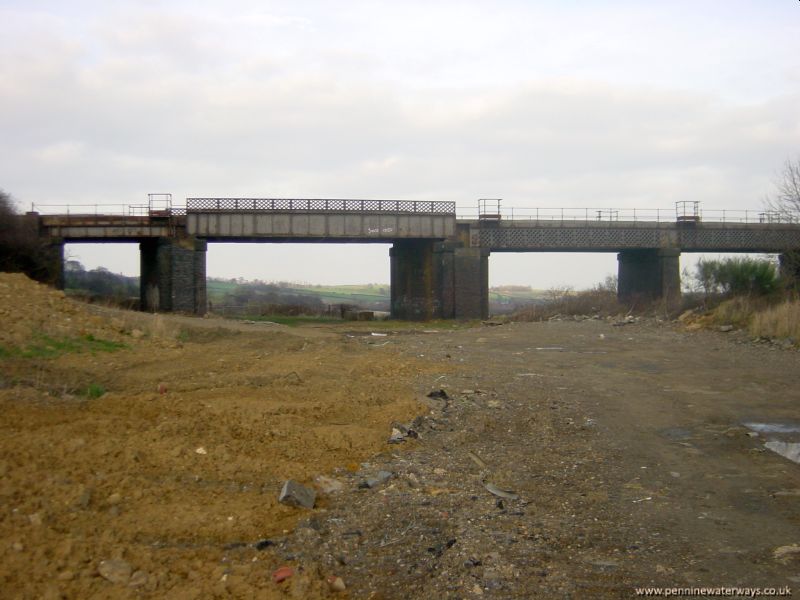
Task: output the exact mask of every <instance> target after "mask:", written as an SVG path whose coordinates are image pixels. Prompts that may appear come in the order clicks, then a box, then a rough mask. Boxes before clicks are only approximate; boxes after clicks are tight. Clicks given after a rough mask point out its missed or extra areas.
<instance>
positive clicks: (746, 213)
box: [458, 206, 800, 224]
mask: <svg viewBox="0 0 800 600" xmlns="http://www.w3.org/2000/svg"><path fill="white" fill-rule="evenodd" d="M482 217H483V213H481V212H475V211H474V209H473V210H472V211H471V210H469V209H459V211H458V218H459V219H471V220H480V219H481V218H482ZM491 217H492V219H498V215H496V214H494V213H493V214H492V215H491ZM680 217H682V218H680ZM499 219H500V220H502V221H597V222H617V221H624V222H629V223H630V222H632V223H675V222H676V221H677V220H680V221H685V220H689V219H687V218H686V216H685V215H681V214H678V215H676V211H675V208H608V207H594V208H564V207H558V208H546V207H530V208H528V207H516V206H504V207H503V210H502V214H501V215H499ZM690 220H691V221H695V222H697V221H700V222H702V221H706V222H712V223H794V224H798V223H800V216H795V215H791V214H787V213H780V212H777V211H764V210H738V209H734V210H729V209H721V210H698V212H697V213H693V214H692V215H691V219H690Z"/></svg>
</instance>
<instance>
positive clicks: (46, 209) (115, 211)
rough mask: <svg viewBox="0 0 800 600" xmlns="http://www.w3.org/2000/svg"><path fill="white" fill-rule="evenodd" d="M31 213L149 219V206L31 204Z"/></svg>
mask: <svg viewBox="0 0 800 600" xmlns="http://www.w3.org/2000/svg"><path fill="white" fill-rule="evenodd" d="M31 212H36V213H39V214H40V215H59V216H68V217H103V216H117V217H123V216H124V217H147V216H149V214H150V207H149V206H148V205H147V204H31Z"/></svg>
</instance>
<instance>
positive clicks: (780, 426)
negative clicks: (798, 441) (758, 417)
mask: <svg viewBox="0 0 800 600" xmlns="http://www.w3.org/2000/svg"><path fill="white" fill-rule="evenodd" d="M742 425H744V426H745V427H747V428H748V429H752V430H753V431H757V432H758V433H800V425H795V424H792V423H742Z"/></svg>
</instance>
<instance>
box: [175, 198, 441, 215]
mask: <svg viewBox="0 0 800 600" xmlns="http://www.w3.org/2000/svg"><path fill="white" fill-rule="evenodd" d="M186 210H187V212H206V211H214V212H228V211H282V210H292V211H309V212H311V211H323V212H329V211H330V212H402V213H423V214H446V215H455V213H456V203H455V202H444V201H435V200H434V201H427V200H349V199H325V198H315V199H311V198H187V199H186Z"/></svg>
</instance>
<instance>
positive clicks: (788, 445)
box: [764, 440, 800, 463]
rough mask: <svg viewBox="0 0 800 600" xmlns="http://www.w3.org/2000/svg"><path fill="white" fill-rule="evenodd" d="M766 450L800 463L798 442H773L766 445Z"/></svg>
mask: <svg viewBox="0 0 800 600" xmlns="http://www.w3.org/2000/svg"><path fill="white" fill-rule="evenodd" d="M764 447H765V448H768V449H769V450H772V451H773V452H775V453H777V454H780V455H781V456H783V457H784V458H788V459H789V460H791V461H792V462H796V463H800V443H798V442H778V441H776V440H773V441H771V442H767V443H766V444H764Z"/></svg>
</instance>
